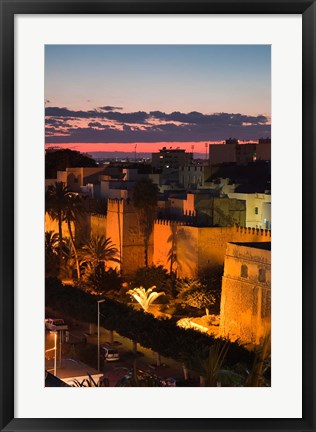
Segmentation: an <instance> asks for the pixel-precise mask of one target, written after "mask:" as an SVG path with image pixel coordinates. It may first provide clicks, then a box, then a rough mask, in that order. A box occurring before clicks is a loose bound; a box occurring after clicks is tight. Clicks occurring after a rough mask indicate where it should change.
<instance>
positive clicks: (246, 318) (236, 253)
mask: <svg viewBox="0 0 316 432" xmlns="http://www.w3.org/2000/svg"><path fill="white" fill-rule="evenodd" d="M220 328H221V334H222V335H223V336H225V337H228V338H231V339H236V338H238V339H239V340H240V341H241V342H245V343H253V344H259V343H260V342H261V341H262V338H263V337H264V336H265V334H266V333H267V332H269V331H270V329H271V243H261V244H258V243H257V244H256V243H248V245H247V243H240V244H233V243H228V245H227V249H226V255H225V266H224V276H223V281H222V296H221V312H220Z"/></svg>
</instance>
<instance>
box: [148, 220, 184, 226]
mask: <svg viewBox="0 0 316 432" xmlns="http://www.w3.org/2000/svg"><path fill="white" fill-rule="evenodd" d="M156 224H157V225H165V226H190V225H191V223H190V222H189V221H174V220H170V219H156V220H155V225H156Z"/></svg>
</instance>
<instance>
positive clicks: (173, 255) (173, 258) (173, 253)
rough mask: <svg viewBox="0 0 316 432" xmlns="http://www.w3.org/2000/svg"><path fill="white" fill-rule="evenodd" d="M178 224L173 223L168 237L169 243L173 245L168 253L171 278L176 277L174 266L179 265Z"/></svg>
mask: <svg viewBox="0 0 316 432" xmlns="http://www.w3.org/2000/svg"><path fill="white" fill-rule="evenodd" d="M177 228H178V227H177V223H176V222H171V234H170V236H169V237H168V240H167V243H171V247H170V250H169V252H168V261H170V276H171V277H173V276H176V271H177V270H175V271H174V270H173V266H174V264H177V259H178V258H177V234H178V229H177Z"/></svg>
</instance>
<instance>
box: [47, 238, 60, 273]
mask: <svg viewBox="0 0 316 432" xmlns="http://www.w3.org/2000/svg"><path fill="white" fill-rule="evenodd" d="M58 245H59V239H58V234H56V233H54V232H53V231H46V232H45V274H46V276H56V275H57V274H58V271H59V259H58Z"/></svg>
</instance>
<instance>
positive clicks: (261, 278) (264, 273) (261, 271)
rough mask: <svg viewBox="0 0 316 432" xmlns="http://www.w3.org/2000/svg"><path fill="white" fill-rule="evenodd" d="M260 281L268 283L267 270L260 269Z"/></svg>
mask: <svg viewBox="0 0 316 432" xmlns="http://www.w3.org/2000/svg"><path fill="white" fill-rule="evenodd" d="M258 280H259V282H265V281H266V271H265V269H259V276H258Z"/></svg>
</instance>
